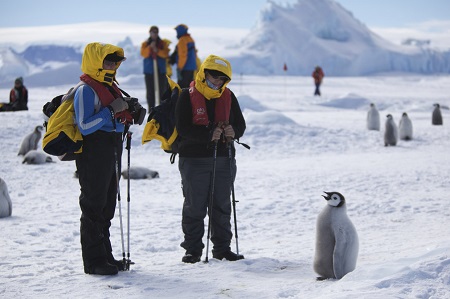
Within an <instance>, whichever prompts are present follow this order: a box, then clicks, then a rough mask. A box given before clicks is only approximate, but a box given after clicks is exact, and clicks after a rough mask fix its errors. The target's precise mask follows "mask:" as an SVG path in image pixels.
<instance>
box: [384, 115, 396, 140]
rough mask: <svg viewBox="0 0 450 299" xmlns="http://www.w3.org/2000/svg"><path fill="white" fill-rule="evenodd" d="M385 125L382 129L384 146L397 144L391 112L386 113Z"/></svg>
mask: <svg viewBox="0 0 450 299" xmlns="http://www.w3.org/2000/svg"><path fill="white" fill-rule="evenodd" d="M386 117H387V119H386V126H385V130H384V146H388V145H392V146H394V145H397V141H398V129H397V125H396V124H395V122H394V118H393V117H392V115H391V114H388V115H386Z"/></svg>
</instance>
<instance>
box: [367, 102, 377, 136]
mask: <svg viewBox="0 0 450 299" xmlns="http://www.w3.org/2000/svg"><path fill="white" fill-rule="evenodd" d="M367 129H368V130H376V131H379V130H380V114H379V113H378V109H377V107H376V106H375V104H374V103H370V108H369V111H368V112H367Z"/></svg>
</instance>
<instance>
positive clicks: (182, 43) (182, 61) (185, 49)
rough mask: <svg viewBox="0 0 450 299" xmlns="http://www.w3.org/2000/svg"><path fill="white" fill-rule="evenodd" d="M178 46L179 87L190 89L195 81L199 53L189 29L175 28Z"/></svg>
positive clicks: (176, 61) (176, 56)
mask: <svg viewBox="0 0 450 299" xmlns="http://www.w3.org/2000/svg"><path fill="white" fill-rule="evenodd" d="M175 30H176V32H177V38H178V44H177V47H176V49H175V53H176V54H175V63H176V64H177V77H178V82H177V83H178V85H179V86H180V87H181V88H185V87H189V84H190V83H191V82H192V81H193V80H194V71H195V70H196V69H197V61H196V57H197V51H196V49H195V42H194V40H193V39H192V37H191V35H190V34H189V33H188V32H187V31H188V27H187V26H186V25H184V24H180V25H178V26H176V27H175Z"/></svg>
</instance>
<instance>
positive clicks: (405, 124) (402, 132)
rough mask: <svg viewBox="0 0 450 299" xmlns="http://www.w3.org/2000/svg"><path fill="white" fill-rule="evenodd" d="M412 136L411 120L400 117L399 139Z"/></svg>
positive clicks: (409, 138)
mask: <svg viewBox="0 0 450 299" xmlns="http://www.w3.org/2000/svg"><path fill="white" fill-rule="evenodd" d="M412 136H413V127H412V122H411V120H410V119H409V118H402V119H401V120H400V124H399V137H400V139H401V140H411V139H412Z"/></svg>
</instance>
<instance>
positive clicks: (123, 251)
mask: <svg viewBox="0 0 450 299" xmlns="http://www.w3.org/2000/svg"><path fill="white" fill-rule="evenodd" d="M114 157H115V160H116V161H115V162H116V184H117V201H118V202H119V220H120V239H121V240H122V263H123V266H124V267H126V264H127V263H126V259H125V243H124V240H123V224H122V204H121V200H120V186H119V178H120V174H119V159H118V157H117V149H115V150H114Z"/></svg>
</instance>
